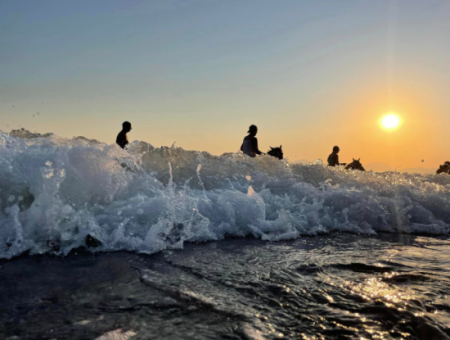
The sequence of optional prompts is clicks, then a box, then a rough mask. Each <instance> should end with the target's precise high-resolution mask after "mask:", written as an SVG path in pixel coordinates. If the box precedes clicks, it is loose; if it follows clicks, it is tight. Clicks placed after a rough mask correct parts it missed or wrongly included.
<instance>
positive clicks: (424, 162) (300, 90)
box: [0, 0, 450, 168]
mask: <svg viewBox="0 0 450 340" xmlns="http://www.w3.org/2000/svg"><path fill="white" fill-rule="evenodd" d="M449 35H450V1H449V0H427V1H423V0H403V1H400V0H397V1H396V0H389V1H387V0H377V1H373V0H359V1H355V0H339V1H336V0H329V1H328V0H317V1H306V0H304V1H301V0H292V1H291V0H283V1H273V0H272V1H265V0H258V1H250V0H249V1H233V0H221V1H214V0H191V1H186V0H179V1H173V0H160V1H139V0H133V1H130V0H121V1H117V0H96V1H91V0H77V1H60V0H39V1H24V0H14V1H13V0H0V129H1V130H2V131H6V132H9V131H10V130H11V129H17V128H26V129H28V130H30V131H37V132H40V133H45V132H53V133H55V134H57V135H60V136H63V137H68V138H70V137H72V136H80V135H81V136H85V137H88V138H94V139H97V140H100V141H103V142H106V143H114V141H115V137H116V135H117V133H118V132H119V131H120V129H121V124H122V122H123V121H125V120H128V121H130V122H131V123H132V124H133V130H132V131H131V132H130V134H129V138H130V140H142V141H146V142H148V143H150V144H152V145H153V146H155V147H159V146H162V145H165V146H170V145H172V144H173V143H174V142H175V141H176V145H177V146H180V147H182V148H184V149H187V150H201V151H208V152H210V153H212V154H215V155H220V154H222V153H225V152H235V151H238V150H239V148H240V145H241V143H242V139H243V138H244V137H245V135H246V132H247V130H248V126H249V125H250V124H256V125H257V126H258V128H259V133H258V136H257V137H258V141H259V146H260V149H261V150H262V151H263V152H265V151H267V150H269V146H273V147H274V146H279V145H282V146H283V150H284V153H285V157H287V158H289V159H290V160H291V161H296V160H300V159H305V160H309V161H312V160H315V159H322V160H324V161H325V160H326V159H327V157H328V154H329V153H331V149H332V147H333V146H334V145H339V146H340V149H341V152H340V160H341V161H342V162H350V161H351V159H352V158H361V163H362V164H363V165H364V164H368V163H373V162H382V163H385V164H388V165H390V166H392V167H402V168H415V167H427V168H437V167H438V165H439V164H442V163H443V162H444V161H446V160H450V137H449V133H448V129H449V128H450V95H449V91H450V77H449V75H448V74H449V68H450V39H449ZM38 112H39V115H38V114H37V113H38ZM387 112H396V113H397V114H398V115H399V116H400V117H401V119H402V125H401V127H400V128H398V129H396V130H394V131H386V130H384V129H382V128H381V127H380V125H379V120H380V118H381V117H382V116H383V115H384V114H386V113H387Z"/></svg>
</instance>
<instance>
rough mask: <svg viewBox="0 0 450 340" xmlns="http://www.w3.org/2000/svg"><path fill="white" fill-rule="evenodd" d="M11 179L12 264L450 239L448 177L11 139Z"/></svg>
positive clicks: (5, 202)
mask: <svg viewBox="0 0 450 340" xmlns="http://www.w3.org/2000/svg"><path fill="white" fill-rule="evenodd" d="M27 136H28V135H27ZM32 136H33V135H32ZM0 178H1V181H0V225H1V229H0V258H12V257H14V256H18V255H20V254H22V253H24V252H28V253H29V254H43V253H55V254H60V255H64V254H68V253H69V252H70V251H71V250H72V249H74V248H78V247H80V246H85V245H86V238H87V237H88V236H90V237H91V238H92V239H94V240H96V242H95V243H96V245H97V247H95V250H96V251H116V250H130V251H136V252H139V253H147V254H151V253H154V252H158V251H160V250H163V249H177V248H182V247H183V245H184V243H185V242H198V241H212V240H221V239H224V238H225V237H227V236H231V237H245V236H250V235H251V236H254V237H257V238H261V239H263V240H271V241H280V240H288V239H295V238H298V237H301V236H302V235H318V234H322V233H330V232H333V231H345V232H349V233H355V234H366V235H375V234H377V233H379V232H389V233H398V232H401V233H408V234H432V235H445V234H448V232H449V230H450V176H447V175H428V176H423V175H414V174H400V173H396V172H385V173H376V172H359V171H345V170H343V169H340V168H326V167H324V166H323V165H322V164H321V162H316V164H310V165H296V164H294V165H293V164H290V163H289V162H288V161H287V160H282V161H280V160H278V159H275V158H273V157H270V156H262V157H257V158H250V157H247V156H245V155H243V154H238V153H230V154H224V155H222V156H213V155H210V154H209V153H207V152H199V151H186V150H183V149H182V148H176V147H172V148H167V147H161V148H154V147H153V146H152V145H150V144H147V143H144V142H134V143H132V144H131V145H130V146H129V149H128V150H122V149H120V148H119V147H118V146H117V145H107V144H102V143H99V142H96V141H89V140H87V139H85V138H80V137H79V138H73V139H64V138H60V137H58V136H55V135H46V137H41V138H39V137H38V138H29V136H28V138H18V137H14V136H11V135H9V134H7V133H4V132H0ZM97 241H98V242H97Z"/></svg>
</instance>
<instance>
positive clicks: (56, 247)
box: [47, 240, 61, 251]
mask: <svg viewBox="0 0 450 340" xmlns="http://www.w3.org/2000/svg"><path fill="white" fill-rule="evenodd" d="M47 246H49V247H50V248H52V250H53V251H60V250H61V241H60V240H48V241H47Z"/></svg>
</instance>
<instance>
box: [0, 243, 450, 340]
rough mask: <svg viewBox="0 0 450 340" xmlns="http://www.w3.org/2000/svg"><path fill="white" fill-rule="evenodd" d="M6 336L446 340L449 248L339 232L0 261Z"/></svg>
mask: <svg viewBox="0 0 450 340" xmlns="http://www.w3.org/2000/svg"><path fill="white" fill-rule="evenodd" d="M0 282H1V284H0V299H1V300H0V302H1V304H0V338H1V339H101V340H106V339H115V340H116V339H120V340H126V339H133V340H134V339H279V338H284V339H286V338H287V339H427V340H431V339H448V338H450V297H449V296H450V241H449V239H448V238H431V237H420V236H405V235H381V236H378V237H368V236H358V235H349V234H332V235H327V236H320V237H306V238H301V239H297V240H293V241H289V242H277V243H270V242H264V241H261V240H254V239H233V240H226V241H221V242H211V243H203V244H189V245H187V246H186V247H185V249H184V250H177V251H167V250H166V251H163V252H161V253H158V254H154V255H151V256H147V255H138V254H134V253H127V252H116V253H109V254H106V253H99V254H94V255H93V254H90V253H86V252H83V251H81V252H80V251H79V252H77V253H71V254H70V255H69V256H67V257H64V258H63V257H51V256H49V255H43V256H22V257H20V258H16V259H13V260H10V261H3V262H0Z"/></svg>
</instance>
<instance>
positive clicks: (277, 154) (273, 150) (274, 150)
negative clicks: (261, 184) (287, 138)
mask: <svg viewBox="0 0 450 340" xmlns="http://www.w3.org/2000/svg"><path fill="white" fill-rule="evenodd" d="M282 147H283V146H282V145H280V147H279V148H272V147H270V151H269V152H267V154H268V155H271V156H273V157H276V158H278V159H283V150H282V149H281V148H282Z"/></svg>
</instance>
